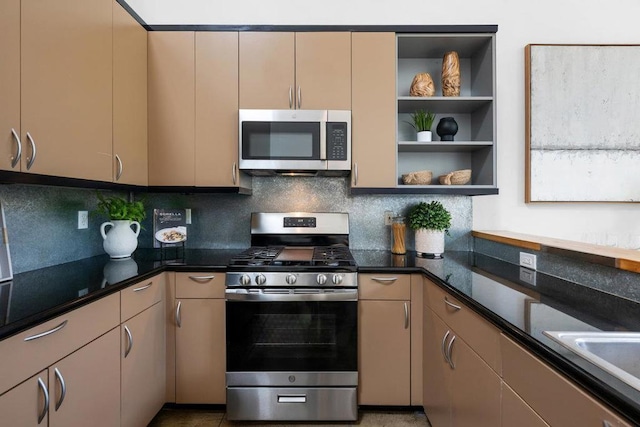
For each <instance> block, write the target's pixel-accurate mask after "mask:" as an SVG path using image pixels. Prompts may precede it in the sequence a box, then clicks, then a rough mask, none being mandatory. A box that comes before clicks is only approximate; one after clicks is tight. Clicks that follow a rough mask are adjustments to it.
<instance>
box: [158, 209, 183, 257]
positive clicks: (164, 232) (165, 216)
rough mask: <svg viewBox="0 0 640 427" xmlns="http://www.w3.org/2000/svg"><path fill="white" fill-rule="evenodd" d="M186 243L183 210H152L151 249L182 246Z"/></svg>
mask: <svg viewBox="0 0 640 427" xmlns="http://www.w3.org/2000/svg"><path fill="white" fill-rule="evenodd" d="M186 241H187V219H186V210H185V209H154V210H153V247H154V248H163V247H166V246H174V245H178V244H180V245H184V243H185V242H186Z"/></svg>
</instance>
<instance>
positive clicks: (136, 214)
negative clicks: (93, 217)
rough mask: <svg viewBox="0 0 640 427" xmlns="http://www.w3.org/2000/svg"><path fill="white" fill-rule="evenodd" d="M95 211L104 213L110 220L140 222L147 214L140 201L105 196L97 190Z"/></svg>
mask: <svg viewBox="0 0 640 427" xmlns="http://www.w3.org/2000/svg"><path fill="white" fill-rule="evenodd" d="M96 212H97V213H100V214H104V215H106V216H108V217H109V219H111V220H116V221H118V220H128V221H138V222H142V220H143V219H145V217H146V216H147V214H146V212H145V211H144V203H143V202H142V201H137V202H130V201H128V200H127V199H125V198H123V197H117V196H113V197H105V196H103V195H102V194H101V193H100V192H98V206H97V208H96Z"/></svg>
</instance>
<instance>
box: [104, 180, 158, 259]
mask: <svg viewBox="0 0 640 427" xmlns="http://www.w3.org/2000/svg"><path fill="white" fill-rule="evenodd" d="M96 212H97V213H100V214H104V215H106V216H108V217H109V221H107V222H104V223H102V225H101V226H100V234H101V235H102V239H103V242H102V247H103V248H104V251H105V252H106V253H108V254H109V256H110V257H111V258H117V259H121V258H129V257H130V256H131V254H132V253H133V251H135V250H136V248H137V247H138V235H139V234H140V222H141V221H142V220H143V219H144V218H145V217H146V212H145V210H144V203H143V202H141V201H137V202H135V201H131V202H130V201H128V200H127V199H125V198H123V197H118V196H111V197H105V196H103V195H102V194H101V193H98V206H97V208H96ZM132 226H135V227H134V228H135V230H134V229H133V228H132ZM107 227H111V228H110V229H109V230H107Z"/></svg>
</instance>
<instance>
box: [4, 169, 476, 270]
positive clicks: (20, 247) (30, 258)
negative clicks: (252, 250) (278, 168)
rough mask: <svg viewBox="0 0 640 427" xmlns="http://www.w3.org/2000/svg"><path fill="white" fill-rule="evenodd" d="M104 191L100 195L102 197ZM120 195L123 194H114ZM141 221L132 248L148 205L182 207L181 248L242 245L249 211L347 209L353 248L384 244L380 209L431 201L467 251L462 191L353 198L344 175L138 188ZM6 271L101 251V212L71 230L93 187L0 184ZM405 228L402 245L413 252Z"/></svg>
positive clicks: (147, 240) (466, 202) (467, 204)
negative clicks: (186, 221) (188, 189)
mask: <svg viewBox="0 0 640 427" xmlns="http://www.w3.org/2000/svg"><path fill="white" fill-rule="evenodd" d="M106 193H107V192H105V194H106ZM120 195H124V194H122V193H121V194H120ZM135 198H136V199H140V198H143V199H145V201H146V206H147V207H148V210H147V219H146V220H145V221H144V222H143V224H142V225H143V230H142V232H141V233H140V236H139V238H138V242H139V247H145V248H150V247H152V245H153V240H152V224H151V212H152V210H153V209H154V208H190V209H191V212H192V224H191V225H189V226H188V227H189V229H188V236H189V238H188V241H187V247H189V248H193V249H236V248H237V249H243V248H246V247H247V246H249V244H250V228H249V227H250V225H249V218H250V215H251V212H289V211H307V212H348V213H349V220H350V245H351V247H353V248H354V249H389V248H390V244H391V238H390V232H389V227H388V226H385V225H384V212H385V211H392V212H394V213H398V214H406V212H407V211H408V209H409V208H410V207H411V206H412V205H414V204H416V203H418V202H420V201H426V202H429V201H431V200H439V201H441V202H442V204H443V205H444V206H445V207H446V208H447V209H449V211H450V212H451V216H452V226H451V229H450V235H449V236H446V248H447V250H461V251H467V250H470V249H471V245H472V243H471V235H470V231H471V226H472V200H471V198H470V197H468V196H431V195H356V196H352V195H351V194H350V193H349V181H348V178H302V177H268V178H253V195H251V196H245V195H238V194H179V193H140V194H136V195H135ZM0 199H1V200H2V201H3V205H4V210H5V216H6V222H7V228H8V234H9V243H10V251H11V257H12V262H13V270H14V274H16V273H20V272H24V271H29V270H34V269H37V268H42V267H46V266H50V265H55V264H60V263H64V262H69V261H75V260H78V259H82V258H86V257H91V256H95V255H100V254H103V253H104V252H103V249H102V237H101V236H100V231H99V227H100V224H101V223H102V222H104V221H105V220H106V218H104V217H100V216H94V215H91V216H90V218H89V228H88V229H86V230H78V229H77V221H78V219H77V217H78V214H77V211H79V210H88V211H92V210H94V209H95V207H96V203H97V198H96V191H95V190H90V189H70V188H60V187H44V186H30V185H18V184H14V185H0ZM413 242H414V239H413V233H412V232H411V231H409V232H408V233H407V248H408V249H413Z"/></svg>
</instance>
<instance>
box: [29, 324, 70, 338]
mask: <svg viewBox="0 0 640 427" xmlns="http://www.w3.org/2000/svg"><path fill="white" fill-rule="evenodd" d="M66 324H67V321H66V320H65V321H64V322H62V323H60V324H59V325H58V326H56V327H55V328H53V329H49V330H48V331H45V332H40V333H39V334H36V335H31V336H30V337H26V338H25V339H24V340H25V341H33V340H37V339H38V338H42V337H46V336H47V335H51V334H53V333H54V332H58V331H59V330H60V329H62V328H64V327H65V326H66Z"/></svg>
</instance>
